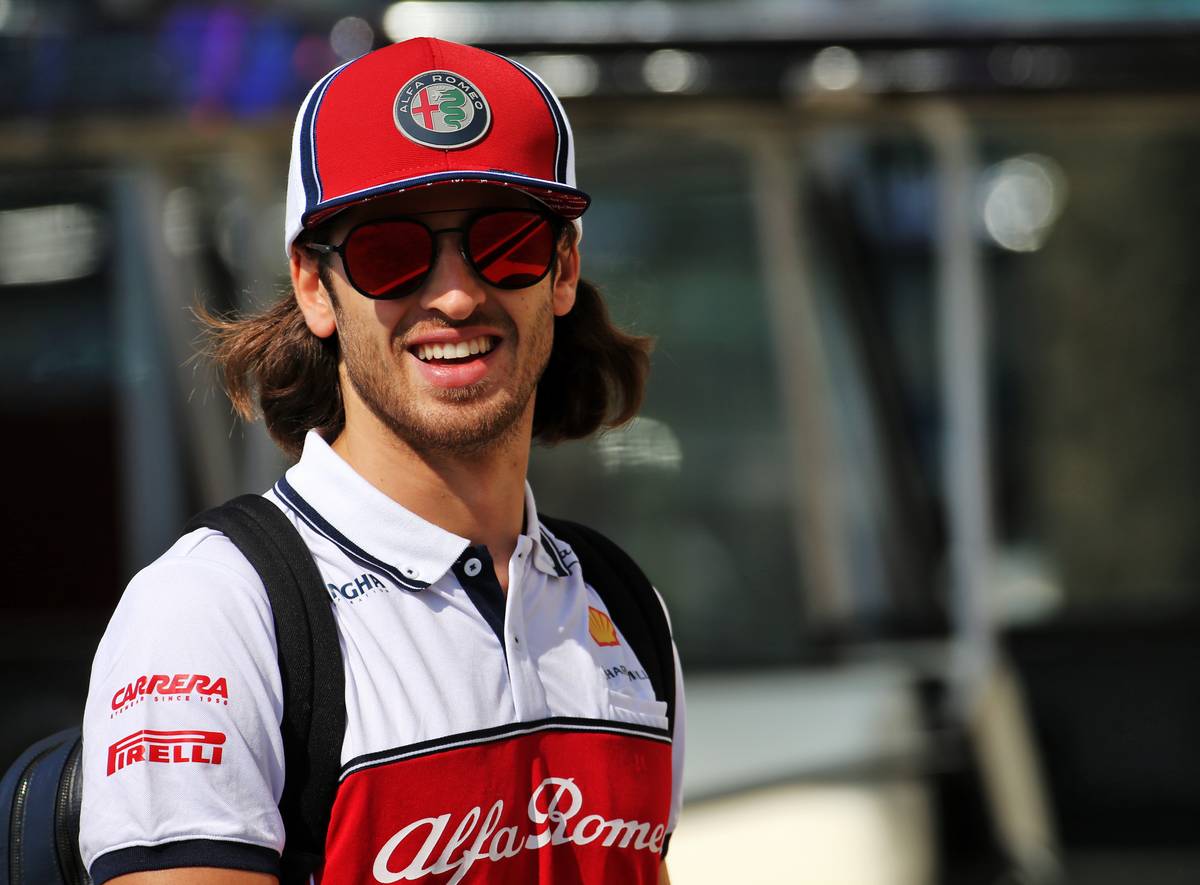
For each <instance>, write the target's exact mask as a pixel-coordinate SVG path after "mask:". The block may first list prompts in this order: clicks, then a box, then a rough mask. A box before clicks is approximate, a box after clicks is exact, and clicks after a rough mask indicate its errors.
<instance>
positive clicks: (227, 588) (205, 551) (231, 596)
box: [118, 527, 267, 613]
mask: <svg viewBox="0 0 1200 885" xmlns="http://www.w3.org/2000/svg"><path fill="white" fill-rule="evenodd" d="M246 604H249V605H250V606H251V607H254V608H260V607H262V606H264V605H267V595H266V589H265V587H264V586H263V581H262V578H261V577H259V574H258V572H257V571H256V570H255V568H254V566H253V565H251V564H250V562H249V560H247V559H246V557H245V555H244V554H243V553H242V551H241V550H239V549H238V547H237V545H235V544H234V543H233V541H232V540H230V539H229V538H228V537H227V536H226V535H224V534H223V533H221V532H220V531H217V530H216V529H212V528H207V527H206V528H197V529H194V530H193V531H189V532H186V533H184V534H183V535H181V536H180V537H179V538H178V539H177V540H176V541H175V543H173V544H172V545H171V546H170V547H169V548H167V550H166V551H164V552H163V553H162V555H160V556H159V557H158V558H157V559H155V560H154V561H153V562H151V563H150V564H149V565H147V566H145V567H144V568H143V569H142V570H141V571H139V572H138V573H137V574H136V575H134V576H133V579H132V580H131V581H130V582H129V584H128V585H127V586H126V588H125V592H124V593H123V594H122V597H121V601H120V603H119V605H118V613H120V612H121V610H122V609H126V610H128V609H130V608H136V609H138V610H146V609H160V608H163V607H167V608H169V609H171V610H173V611H174V612H176V613H180V612H183V611H188V610H192V611H199V610H205V611H211V610H213V609H215V608H227V607H229V606H230V605H233V606H237V607H240V606H242V605H246Z"/></svg>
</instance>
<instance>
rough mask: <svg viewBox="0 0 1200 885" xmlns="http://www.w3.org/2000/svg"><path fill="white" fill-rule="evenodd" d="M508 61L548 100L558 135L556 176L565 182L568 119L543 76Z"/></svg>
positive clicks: (555, 158) (518, 63)
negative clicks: (565, 118) (544, 81)
mask: <svg viewBox="0 0 1200 885" xmlns="http://www.w3.org/2000/svg"><path fill="white" fill-rule="evenodd" d="M499 57H500V58H503V59H504V60H505V61H506V62H508V63H509V64H511V65H512V66H513V67H515V68H517V69H518V70H519V71H520V72H521V73H522V74H524V75H525V76H526V77H528V78H529V81H530V82H531V83H533V85H534V86H536V87H537V91H538V92H540V93H541V94H542V99H543V100H544V101H545V102H546V107H547V108H549V109H550V117H551V119H553V120H554V129H555V132H556V133H557V135H558V143H557V145H556V146H555V151H554V177H555V178H557V179H558V180H559V181H561V182H563V183H564V184H565V183H566V181H567V153H568V144H567V140H568V134H567V133H568V132H569V131H570V130H569V129H568V128H567V121H566V120H564V119H563V115H562V111H560V110H559V108H558V101H557V100H556V99H555V98H554V95H553V93H551V92H550V90H549V89H548V88H547V87H546V84H545V83H543V82H542V78H541V77H539V76H538V75H537V74H535V73H533V71H531V70H529V68H527V67H525V65H523V64H521V63H520V62H517V61H513V60H512V59H511V58H505V56H503V55H501V56H499Z"/></svg>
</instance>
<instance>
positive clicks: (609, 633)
mask: <svg viewBox="0 0 1200 885" xmlns="http://www.w3.org/2000/svg"><path fill="white" fill-rule="evenodd" d="M588 632H589V633H591V634H592V639H594V640H596V645H620V644H621V641H620V640H619V639H617V628H616V626H615V625H614V624H613V622H612V618H610V617H609V616H608V615H606V614H605V613H604V612H602V611H600V610H599V609H596V608H592V607H591V606H590V605H589V606H588Z"/></svg>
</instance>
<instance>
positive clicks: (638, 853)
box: [321, 730, 671, 885]
mask: <svg viewBox="0 0 1200 885" xmlns="http://www.w3.org/2000/svg"><path fill="white" fill-rule="evenodd" d="M670 803H671V745H670V744H669V743H666V742H664V741H659V740H654V739H651V738H647V737H640V736H632V735H628V734H613V733H604V732H588V731H564V730H546V731H538V732H535V733H532V734H523V735H520V736H514V737H505V738H502V739H499V740H494V741H492V742H488V743H476V744H474V745H472V746H466V747H458V748H455V749H443V750H439V751H436V752H433V753H430V754H427V755H421V756H418V757H415V758H408V759H402V760H400V761H395V762H389V763H386V764H380V765H378V766H376V767H373V768H367V769H364V770H360V771H357V772H355V773H354V774H351V775H350V776H349V777H347V778H346V780H345V781H344V782H343V783H342V785H341V787H340V789H339V790H338V794H337V799H336V801H335V803H334V806H333V819H332V822H331V824H330V828H329V836H328V841H327V844H326V863H325V870H324V874H323V876H322V877H321V885H361V883H364V882H384V883H389V882H421V883H426V885H434V883H437V885H457V883H459V882H465V883H481V882H500V881H503V882H520V883H522V885H525V883H546V885H549V883H554V885H577V883H578V885H582V883H595V882H621V883H629V885H639V883H647V885H653V883H655V882H657V881H658V878H657V877H658V866H659V860H660V852H661V851H662V845H663V840H664V838H665V836H666V826H667V816H668V814H669V812H670Z"/></svg>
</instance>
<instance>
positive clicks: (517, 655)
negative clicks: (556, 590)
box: [504, 556, 549, 719]
mask: <svg viewBox="0 0 1200 885" xmlns="http://www.w3.org/2000/svg"><path fill="white" fill-rule="evenodd" d="M520 566H521V562H520V561H518V560H516V558H515V556H514V560H513V562H512V563H511V567H510V568H509V572H508V574H509V579H508V599H507V600H506V601H505V612H504V629H505V633H506V634H507V636H508V639H509V660H508V672H509V681H510V683H511V685H512V693H513V705H514V706H515V707H516V710H517V715H518V716H519V717H520V718H521V719H541V718H544V717H545V716H547V715H549V714H548V710H547V708H546V691H545V688H544V686H543V685H542V680H541V676H540V674H539V673H538V669H537V664H536V662H535V661H534V660H533V658H532V657H531V655H530V648H529V635H528V630H527V629H526V623H525V599H526V596H527V595H528V594H527V592H526V591H527V590H528V589H529V588H528V586H527V582H528V581H529V580H533V579H535V578H536V576H534V577H533V578H531V577H530V576H531V574H532V573H531V572H528V571H527V570H526V569H524V568H522V567H520Z"/></svg>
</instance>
